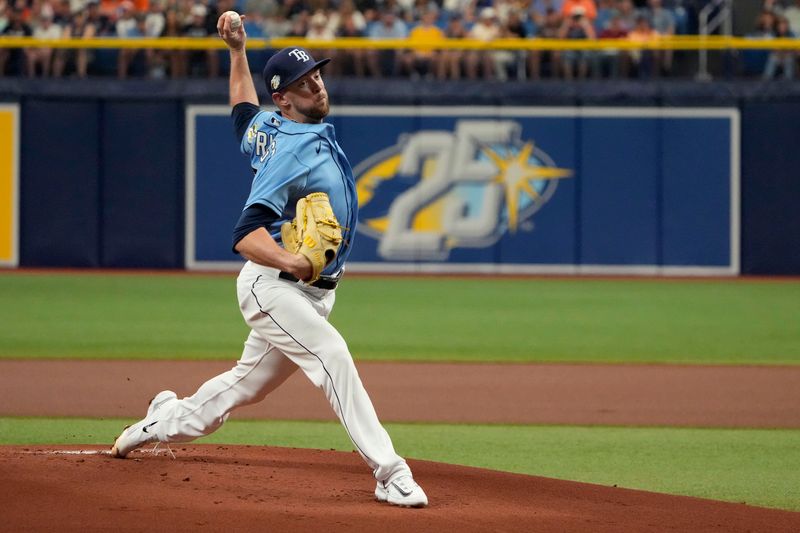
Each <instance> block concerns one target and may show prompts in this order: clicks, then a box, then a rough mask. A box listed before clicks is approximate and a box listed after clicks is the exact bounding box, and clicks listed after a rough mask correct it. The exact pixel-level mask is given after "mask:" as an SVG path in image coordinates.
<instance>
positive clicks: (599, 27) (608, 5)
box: [594, 0, 617, 36]
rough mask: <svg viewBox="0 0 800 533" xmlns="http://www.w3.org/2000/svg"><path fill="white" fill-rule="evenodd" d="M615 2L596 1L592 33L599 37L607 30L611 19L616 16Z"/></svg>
mask: <svg viewBox="0 0 800 533" xmlns="http://www.w3.org/2000/svg"><path fill="white" fill-rule="evenodd" d="M615 6H616V2H615V0H597V18H596V19H594V31H595V32H596V33H597V35H598V36H599V35H600V34H601V33H602V32H603V30H605V29H606V28H608V26H609V25H610V23H611V18H612V17H613V16H614V15H616V14H617V10H616V8H615Z"/></svg>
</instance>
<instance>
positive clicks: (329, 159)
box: [111, 11, 428, 507]
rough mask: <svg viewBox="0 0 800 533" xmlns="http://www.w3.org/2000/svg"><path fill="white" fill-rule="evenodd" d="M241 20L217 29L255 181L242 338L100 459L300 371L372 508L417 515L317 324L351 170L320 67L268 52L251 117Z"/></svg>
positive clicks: (331, 332)
mask: <svg viewBox="0 0 800 533" xmlns="http://www.w3.org/2000/svg"><path fill="white" fill-rule="evenodd" d="M242 19H244V17H241V18H240V17H239V16H238V15H237V14H236V13H234V12H232V11H228V12H225V13H223V14H222V16H220V18H219V21H218V23H217V30H218V32H219V35H220V36H221V37H222V39H223V40H224V41H225V43H226V44H227V45H228V47H229V49H230V50H229V51H230V57H231V73H230V104H231V106H232V108H233V110H232V117H233V122H234V126H235V130H236V134H237V136H238V138H240V139H241V150H242V152H243V153H244V154H245V155H246V156H247V157H248V158H249V160H250V165H251V167H252V169H253V173H254V177H253V183H252V187H251V190H250V196H249V197H248V198H247V201H246V202H245V204H244V209H243V211H242V214H241V217H240V219H239V221H238V223H237V224H236V227H235V229H234V231H233V250H234V251H235V252H236V253H239V254H241V255H242V256H243V257H244V258H245V259H247V263H246V264H245V265H244V267H243V268H242V270H241V273H240V274H239V277H238V280H237V291H238V297H239V306H240V309H241V312H242V315H243V317H244V320H245V322H246V323H247V324H248V326H250V328H251V331H250V335H249V336H248V338H247V340H246V342H245V345H244V351H243V352H242V355H241V358H240V359H239V361H238V362H237V363H236V365H235V366H234V367H233V368H232V369H231V370H229V371H228V372H225V373H223V374H221V375H219V376H216V377H214V378H212V379H210V380H209V381H207V382H206V383H204V384H203V385H202V386H201V387H200V388H199V390H198V391H197V392H196V393H195V394H194V395H193V396H190V397H187V398H183V399H178V398H177V396H176V394H175V393H174V392H172V391H163V392H160V393H158V394H157V395H156V396H155V397H154V398H153V400H152V401H151V402H150V406H149V408H148V410H147V415H146V416H145V418H144V419H143V420H141V421H139V422H137V423H136V424H133V425H132V426H129V427H127V428H125V429H124V430H123V432H122V434H121V435H120V436H119V437H118V438H117V440H116V442H115V443H114V446H113V448H112V450H111V453H112V455H114V456H115V457H120V458H122V457H125V456H126V455H128V454H129V453H130V452H131V451H132V450H135V449H137V448H139V447H140V446H142V445H144V444H146V443H150V442H167V443H169V442H187V441H190V440H193V439H195V438H197V437H201V436H203V435H208V434H209V433H211V432H213V431H214V430H216V429H217V428H219V427H220V426H221V425H222V424H223V423H224V422H225V420H226V419H227V418H228V416H229V414H230V412H231V411H233V410H234V409H235V408H237V407H240V406H242V405H247V404H251V403H254V402H258V401H260V400H262V399H263V398H264V397H265V396H266V395H267V394H269V393H270V392H272V391H273V390H275V389H276V388H277V387H278V386H279V385H280V384H281V383H283V382H284V381H285V380H286V379H287V378H288V377H289V376H290V375H291V374H292V373H294V372H295V371H296V370H297V369H298V368H300V369H301V370H302V371H303V372H304V373H305V375H306V376H308V378H309V379H310V380H311V381H312V382H313V383H314V385H316V386H317V387H319V388H321V389H322V391H323V392H324V393H325V396H326V397H327V398H328V401H329V402H330V404H331V407H332V408H333V410H334V412H335V413H336V415H337V416H338V417H339V420H340V421H341V423H342V425H343V426H344V429H345V431H346V432H347V434H348V435H349V437H350V439H351V440H352V442H353V445H354V446H355V448H356V449H357V450H358V452H359V453H360V454H361V456H362V457H363V458H364V461H366V463H367V464H368V465H369V467H370V468H371V469H372V472H373V475H374V476H375V479H376V480H377V487H376V489H375V497H376V499H377V500H379V501H382V502H388V503H390V504H394V505H400V506H405V507H425V506H426V505H427V504H428V498H427V496H426V495H425V492H424V491H423V490H422V488H421V487H420V486H419V485H418V484H417V483H416V482H415V481H414V479H413V477H412V475H411V470H410V468H409V467H408V465H407V464H406V462H405V460H403V458H402V457H400V456H398V455H397V453H396V452H395V450H394V447H393V446H392V441H391V439H390V438H389V435H388V434H387V433H386V431H385V430H384V428H383V427H382V426H381V424H380V421H379V420H378V417H377V415H376V413H375V409H374V408H373V406H372V402H371V400H370V398H369V396H368V395H367V392H366V390H365V389H364V386H363V385H362V383H361V379H360V378H359V376H358V372H357V370H356V367H355V364H354V363H353V359H352V356H351V355H350V352H349V350H348V347H347V344H346V343H345V341H344V339H343V338H342V336H341V335H340V334H339V332H338V331H336V329H335V328H334V327H333V326H332V325H331V324H330V323H329V322H328V320H327V318H328V315H329V314H330V312H331V308H332V307H333V303H334V299H335V289H336V285H337V284H338V283H339V280H340V278H341V276H342V273H343V271H344V264H345V261H346V260H347V257H348V255H349V254H350V250H351V249H352V245H353V237H354V235H355V226H356V221H357V216H358V213H357V210H358V200H357V198H356V188H355V182H354V179H353V174H352V170H351V168H350V163H349V162H348V160H347V157H346V156H345V154H344V152H342V149H341V147H340V146H339V144H338V143H337V142H336V136H335V133H334V129H333V126H331V125H329V124H325V123H324V122H323V119H324V118H325V117H326V116H327V115H328V111H329V104H328V94H327V91H326V90H325V83H324V82H323V79H322V73H321V71H320V69H321V67H322V66H323V65H325V64H326V63H327V62H328V61H329V59H322V60H321V61H315V60H314V58H313V57H312V56H311V54H310V53H309V52H308V51H307V50H305V49H303V48H299V47H297V48H285V49H283V50H281V51H279V52H278V53H276V54H275V55H274V56H273V57H272V58H270V60H269V61H268V62H267V64H266V67H265V68H264V72H263V75H264V81H265V82H266V85H267V91H268V93H269V94H270V96H271V97H272V103H273V104H274V105H275V107H276V108H277V111H274V112H266V111H261V110H260V109H259V101H258V95H257V93H256V89H255V86H254V85H253V80H252V77H251V75H250V68H249V65H248V62H247V56H246V55H245V43H246V40H247V36H246V33H245V31H244V26H243V25H242V24H241V20H242ZM232 22H233V24H232Z"/></svg>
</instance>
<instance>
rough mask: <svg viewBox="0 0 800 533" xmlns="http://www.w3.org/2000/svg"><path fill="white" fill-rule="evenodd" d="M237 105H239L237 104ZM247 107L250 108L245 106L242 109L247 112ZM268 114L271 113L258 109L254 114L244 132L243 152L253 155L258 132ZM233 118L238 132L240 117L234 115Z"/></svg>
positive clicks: (242, 138) (242, 137)
mask: <svg viewBox="0 0 800 533" xmlns="http://www.w3.org/2000/svg"><path fill="white" fill-rule="evenodd" d="M239 105H241V104H239ZM250 105H253V104H250ZM236 107H239V106H238V105H237V106H236ZM253 107H255V106H253ZM247 109H248V108H243V109H242V111H243V112H244V113H246V112H247ZM268 114H269V113H267V112H266V111H258V112H257V113H255V114H254V115H253V116H252V118H251V119H250V121H249V122H248V124H247V129H246V130H245V131H244V132H243V133H242V136H241V150H242V153H243V154H246V155H251V154H252V153H253V148H254V147H255V143H256V132H257V131H258V128H259V126H260V125H261V124H263V123H264V119H265V118H266V116H267V115H268ZM233 120H234V124H235V127H236V128H237V133H238V132H239V131H240V130H239V124H238V120H239V119H237V117H236V115H234V117H233ZM242 121H243V120H242Z"/></svg>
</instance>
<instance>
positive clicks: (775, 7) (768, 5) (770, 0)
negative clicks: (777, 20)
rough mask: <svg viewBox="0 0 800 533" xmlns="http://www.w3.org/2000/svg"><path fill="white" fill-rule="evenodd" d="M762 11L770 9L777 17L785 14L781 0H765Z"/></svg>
mask: <svg viewBox="0 0 800 533" xmlns="http://www.w3.org/2000/svg"><path fill="white" fill-rule="evenodd" d="M761 10H762V11H769V12H770V13H772V14H773V15H775V16H776V17H782V16H783V6H782V5H781V3H780V1H779V0H763V1H762V4H761Z"/></svg>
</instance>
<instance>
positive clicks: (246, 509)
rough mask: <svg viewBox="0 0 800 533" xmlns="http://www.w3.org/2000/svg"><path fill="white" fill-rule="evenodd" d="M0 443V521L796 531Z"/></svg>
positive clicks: (257, 451) (483, 485) (631, 503)
mask: <svg viewBox="0 0 800 533" xmlns="http://www.w3.org/2000/svg"><path fill="white" fill-rule="evenodd" d="M173 450H174V452H175V454H176V456H177V459H174V460H173V459H172V458H171V457H169V456H168V455H163V454H162V455H153V454H151V453H149V452H134V453H133V454H131V455H130V456H129V457H128V459H125V460H119V459H113V458H111V457H110V456H108V455H107V449H102V448H99V447H96V446H85V447H80V448H79V447H74V446H71V447H67V446H57V447H56V446H48V447H43V446H29V447H2V448H0V484H1V486H2V491H3V494H4V496H3V504H2V507H3V512H2V521H0V529H2V530H5V531H21V530H35V531H44V530H47V531H93V530H105V531H144V530H153V531H159V530H163V531H276V532H277V531H319V532H323V531H324V532H330V531H348V532H350V531H369V532H371V533H374V532H375V531H414V532H425V531H436V532H445V533H456V532H457V533H463V532H465V531H537V532H549V531H553V532H565V531H592V532H596V531H614V532H618V531H625V532H632V531H693V532H697V531H716V532H735V531H742V532H744V531H787V532H788V531H800V513H792V512H788V511H778V510H770V509H763V508H758V507H750V506H746V505H741V504H732V503H722V502H715V501H710V500H701V499H695V498H685V497H677V496H666V495H661V494H653V493H646V492H639V491H632V490H624V489H617V488H610V487H603V486H598V485H588V484H583V483H572V482H567V481H558V480H553V479H546V478H540V477H534V476H524V475H516V474H506V473H502V472H495V471H491V470H482V469H477V468H467V467H462V466H453V465H446V464H439V463H431V462H426V461H410V464H411V467H412V468H413V469H414V474H415V477H416V478H417V480H418V481H419V482H420V484H421V485H422V486H423V487H424V489H425V491H426V492H427V494H428V498H429V499H430V506H429V507H428V508H426V509H402V508H396V507H393V506H390V505H387V504H381V503H377V502H375V501H374V500H373V491H374V489H375V483H374V482H373V481H372V478H371V476H370V472H369V470H368V468H366V467H365V465H364V463H363V461H362V460H361V458H360V457H359V456H358V455H356V454H355V453H341V452H332V451H320V450H305V449H291V448H266V447H254V446H216V445H192V446H175V447H174V448H173Z"/></svg>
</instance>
